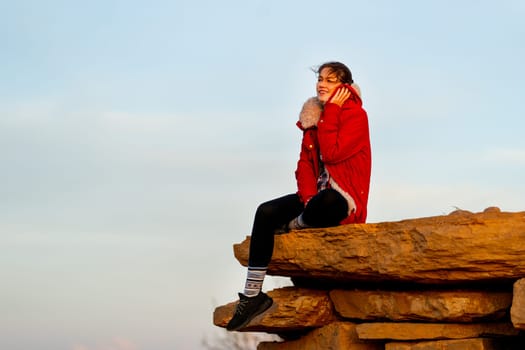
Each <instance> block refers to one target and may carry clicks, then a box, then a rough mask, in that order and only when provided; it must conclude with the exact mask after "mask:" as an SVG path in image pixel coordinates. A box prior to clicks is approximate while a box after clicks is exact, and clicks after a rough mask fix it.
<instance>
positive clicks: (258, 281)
mask: <svg viewBox="0 0 525 350" xmlns="http://www.w3.org/2000/svg"><path fill="white" fill-rule="evenodd" d="M266 270H267V267H251V266H248V274H247V276H246V284H245V285H244V295H246V296H247V297H254V296H257V294H259V292H260V291H261V289H262V285H263V282H264V276H266Z"/></svg>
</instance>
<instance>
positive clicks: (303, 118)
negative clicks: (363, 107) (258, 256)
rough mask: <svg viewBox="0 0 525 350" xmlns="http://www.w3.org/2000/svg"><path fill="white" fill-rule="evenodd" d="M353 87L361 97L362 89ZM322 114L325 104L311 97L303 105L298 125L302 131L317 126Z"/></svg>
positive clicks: (355, 85) (354, 85) (356, 86)
mask: <svg viewBox="0 0 525 350" xmlns="http://www.w3.org/2000/svg"><path fill="white" fill-rule="evenodd" d="M351 87H352V88H353V89H354V90H355V92H356V93H357V95H358V96H359V97H361V89H360V88H359V86H358V85H357V84H355V83H353V84H352V85H351ZM322 112H323V104H322V103H321V101H319V99H318V98H317V97H315V96H314V97H310V98H309V99H308V100H306V102H305V103H304V104H303V108H301V112H300V113H299V122H298V123H297V124H298V126H299V127H300V128H302V129H308V128H311V127H313V126H317V122H318V121H319V118H320V117H321V113H322Z"/></svg>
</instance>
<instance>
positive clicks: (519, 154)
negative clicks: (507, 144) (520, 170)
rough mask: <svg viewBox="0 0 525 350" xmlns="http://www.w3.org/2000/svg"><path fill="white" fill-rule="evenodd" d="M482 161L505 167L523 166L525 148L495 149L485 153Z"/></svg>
mask: <svg viewBox="0 0 525 350" xmlns="http://www.w3.org/2000/svg"><path fill="white" fill-rule="evenodd" d="M483 159H484V160H485V161H488V162H491V163H498V164H505V165H525V148H524V149H520V148H496V149H493V150H489V151H487V152H486V153H485V155H484V157H483Z"/></svg>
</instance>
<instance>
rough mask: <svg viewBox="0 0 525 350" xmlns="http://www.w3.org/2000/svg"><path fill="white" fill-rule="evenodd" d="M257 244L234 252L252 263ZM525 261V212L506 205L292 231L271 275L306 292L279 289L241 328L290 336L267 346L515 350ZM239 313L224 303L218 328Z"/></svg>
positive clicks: (522, 315) (283, 349)
mask: <svg viewBox="0 0 525 350" xmlns="http://www.w3.org/2000/svg"><path fill="white" fill-rule="evenodd" d="M248 247H249V238H247V239H246V240H245V241H244V242H242V243H240V244H236V245H235V246H234V254H235V256H236V258H237V259H238V260H239V262H240V263H241V264H243V265H246V263H247V260H248ZM524 257H525V212H519V213H502V212H500V211H499V209H497V208H488V209H486V210H485V211H484V212H482V213H477V214H473V213H469V212H465V211H456V212H453V213H451V214H450V215H444V216H436V217H429V218H418V219H412V220H402V221H398V222H384V223H377V224H356V225H346V226H339V227H332V228H326V229H309V230H303V231H292V232H290V233H287V234H283V235H279V236H276V237H275V248H274V254H273V258H272V262H271V263H270V266H269V274H274V275H280V276H287V277H292V280H293V281H294V283H295V284H296V286H295V287H287V288H282V289H277V290H274V291H270V292H269V293H268V294H269V295H270V296H271V297H272V298H273V299H274V301H275V304H274V305H273V306H272V307H271V308H270V309H269V310H268V311H267V312H265V313H264V314H263V315H260V316H258V317H257V318H255V319H254V320H252V322H251V323H250V324H249V325H248V326H246V328H244V329H242V330H241V331H263V332H270V333H276V334H279V335H281V336H283V337H284V338H285V339H288V340H287V341H284V342H280V343H262V344H260V345H259V348H258V349H262V350H265V349H266V350H273V349H275V350H295V349H312V350H313V349H334V350H338V349H361V350H366V349H373V350H375V349H389V350H412V349H413V350H433V349H450V350H452V349H507V348H508V349H511V348H512V349H514V348H513V347H511V346H510V345H509V344H524V343H523V341H524V337H523V336H522V333H521V331H520V329H525V279H524V280H520V279H521V278H525V259H524ZM512 284H514V286H512ZM234 307H235V303H233V302H232V303H229V304H227V305H224V306H220V307H218V308H217V309H216V310H215V313H214V323H215V325H217V326H220V327H225V326H226V324H227V322H228V320H229V319H230V317H231V315H232V314H233V309H234ZM511 310H512V312H511ZM298 336H300V338H298V339H295V338H297V337H298ZM293 337H295V338H293ZM502 344H504V345H502ZM505 344H506V345H505ZM502 346H503V347H502ZM523 348H525V345H524V347H523ZM516 349H517V348H516Z"/></svg>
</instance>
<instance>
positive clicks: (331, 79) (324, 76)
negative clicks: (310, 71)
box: [316, 68, 341, 104]
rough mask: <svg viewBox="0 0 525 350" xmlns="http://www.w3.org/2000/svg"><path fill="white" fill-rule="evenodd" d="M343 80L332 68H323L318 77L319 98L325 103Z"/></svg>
mask: <svg viewBox="0 0 525 350" xmlns="http://www.w3.org/2000/svg"><path fill="white" fill-rule="evenodd" d="M339 85H341V82H340V81H339V79H338V78H337V76H336V75H335V74H334V73H333V72H332V70H331V69H330V68H323V69H322V70H321V71H320V72H319V76H318V77H317V86H316V89H317V98H318V99H319V101H321V103H323V104H325V103H326V102H327V101H328V99H329V98H330V96H332V94H333V92H334V91H335V90H336V89H337V87H338V86H339Z"/></svg>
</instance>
